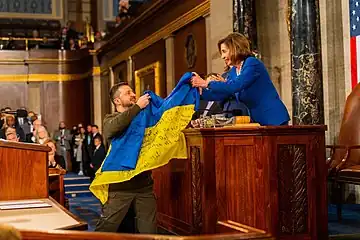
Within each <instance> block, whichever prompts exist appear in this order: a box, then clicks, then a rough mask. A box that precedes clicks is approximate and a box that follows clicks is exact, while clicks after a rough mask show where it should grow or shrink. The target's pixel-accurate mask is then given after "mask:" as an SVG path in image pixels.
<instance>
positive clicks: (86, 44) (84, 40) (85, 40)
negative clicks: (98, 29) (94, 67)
mask: <svg viewBox="0 0 360 240" xmlns="http://www.w3.org/2000/svg"><path fill="white" fill-rule="evenodd" d="M87 48H91V42H89V40H88V38H87V37H86V36H85V37H83V38H82V41H81V47H80V49H87Z"/></svg>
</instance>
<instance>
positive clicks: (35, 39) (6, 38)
mask: <svg viewBox="0 0 360 240" xmlns="http://www.w3.org/2000/svg"><path fill="white" fill-rule="evenodd" d="M45 39H46V40H47V41H48V42H54V41H58V40H59V39H58V38H24V37H0V40H2V41H25V49H26V51H28V50H29V41H34V42H44V40H45Z"/></svg>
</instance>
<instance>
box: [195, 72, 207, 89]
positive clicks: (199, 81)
mask: <svg viewBox="0 0 360 240" xmlns="http://www.w3.org/2000/svg"><path fill="white" fill-rule="evenodd" d="M194 74H195V76H193V77H192V78H191V85H192V86H193V87H200V88H207V87H208V84H209V83H208V82H207V81H205V80H204V79H202V78H201V77H200V76H199V75H198V74H197V73H194Z"/></svg>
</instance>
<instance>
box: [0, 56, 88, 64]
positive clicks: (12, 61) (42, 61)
mask: <svg viewBox="0 0 360 240" xmlns="http://www.w3.org/2000/svg"><path fill="white" fill-rule="evenodd" d="M85 57H87V56H85ZM81 59H82V58H74V59H57V58H29V59H19V58H6V59H0V64H5V65H6V63H9V64H15V63H21V65H23V64H24V61H25V62H26V63H39V64H46V63H59V64H62V63H66V62H74V61H80V60H81Z"/></svg>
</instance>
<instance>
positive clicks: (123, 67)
mask: <svg viewBox="0 0 360 240" xmlns="http://www.w3.org/2000/svg"><path fill="white" fill-rule="evenodd" d="M113 73H114V84H117V83H119V82H127V80H128V77H127V76H128V75H127V74H128V73H127V63H126V61H123V62H121V63H119V64H118V65H116V66H114V67H113Z"/></svg>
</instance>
